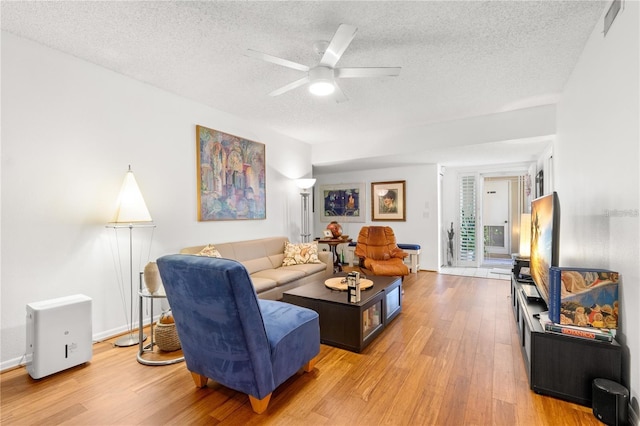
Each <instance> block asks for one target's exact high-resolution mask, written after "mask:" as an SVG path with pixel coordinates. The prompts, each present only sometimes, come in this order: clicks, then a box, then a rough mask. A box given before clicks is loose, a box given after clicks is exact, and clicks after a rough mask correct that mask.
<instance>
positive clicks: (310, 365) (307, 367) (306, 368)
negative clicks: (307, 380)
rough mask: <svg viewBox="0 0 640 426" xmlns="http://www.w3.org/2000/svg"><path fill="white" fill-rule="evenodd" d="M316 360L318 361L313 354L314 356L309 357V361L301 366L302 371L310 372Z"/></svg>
mask: <svg viewBox="0 0 640 426" xmlns="http://www.w3.org/2000/svg"><path fill="white" fill-rule="evenodd" d="M317 361H318V357H317V356H315V357H313V358H311V359H310V360H309V362H307V363H306V364H305V365H304V366H303V367H302V369H303V370H304V371H306V372H307V373H310V372H311V371H313V367H315V366H316V362H317Z"/></svg>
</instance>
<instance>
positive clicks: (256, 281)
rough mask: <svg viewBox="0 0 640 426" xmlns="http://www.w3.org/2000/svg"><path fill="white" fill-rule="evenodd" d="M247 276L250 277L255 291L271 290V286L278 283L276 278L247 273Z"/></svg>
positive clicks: (273, 286)
mask: <svg viewBox="0 0 640 426" xmlns="http://www.w3.org/2000/svg"><path fill="white" fill-rule="evenodd" d="M249 278H251V282H252V283H253V287H254V288H255V289H256V293H261V292H263V291H266V290H271V289H272V288H276V286H277V285H278V283H277V282H276V280H273V279H271V278H266V277H255V276H253V275H249Z"/></svg>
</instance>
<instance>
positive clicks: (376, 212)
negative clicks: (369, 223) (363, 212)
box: [371, 180, 407, 221]
mask: <svg viewBox="0 0 640 426" xmlns="http://www.w3.org/2000/svg"><path fill="white" fill-rule="evenodd" d="M405 187H406V181H404V180H400V181H396V182H372V183H371V220H380V221H385V220H397V221H406V220H407V218H406V213H405V211H406V197H405Z"/></svg>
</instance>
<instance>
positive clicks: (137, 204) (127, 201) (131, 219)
mask: <svg viewBox="0 0 640 426" xmlns="http://www.w3.org/2000/svg"><path fill="white" fill-rule="evenodd" d="M151 222H152V219H151V214H150V213H149V209H147V205H146V204H145V202H144V198H142V193H141V192H140V188H139V187H138V183H137V182H136V178H135V176H134V175H133V172H132V171H131V166H129V170H128V171H127V174H126V175H125V177H124V182H123V184H122V188H121V189H120V195H119V196H118V201H117V203H116V212H115V214H114V216H113V220H112V221H111V222H110V223H109V224H108V225H107V227H108V228H114V229H119V228H128V229H129V285H130V290H131V295H130V296H131V297H130V299H129V318H128V323H129V324H128V327H129V332H128V333H127V334H126V335H124V336H122V337H120V338H119V339H117V340H116V341H115V343H114V344H115V345H116V346H121V347H125V346H133V345H137V344H138V343H140V337H139V336H138V334H136V333H134V332H133V306H134V303H133V295H134V286H133V228H143V227H155V225H154V224H153V223H151ZM124 304H125V313H126V301H124ZM139 327H142V324H139ZM146 339H147V336H145V335H142V341H145V340H146Z"/></svg>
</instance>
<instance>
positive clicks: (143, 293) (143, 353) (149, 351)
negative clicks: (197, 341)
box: [137, 272, 184, 365]
mask: <svg viewBox="0 0 640 426" xmlns="http://www.w3.org/2000/svg"><path fill="white" fill-rule="evenodd" d="M143 275H144V274H143V273H142V272H140V288H139V290H138V300H139V302H140V305H139V306H138V308H139V314H140V323H139V328H138V330H139V333H140V343H139V345H138V355H137V359H138V362H139V363H140V364H144V365H170V364H176V363H178V362H182V361H184V356H177V357H175V358H164V357H163V358H162V359H152V358H153V356H152V355H153V354H157V353H158V352H157V351H156V350H155V346H156V343H155V340H154V339H155V336H154V334H153V328H154V323H153V300H154V299H166V298H167V295H166V294H164V293H161V292H156V293H153V294H152V293H149V291H148V290H147V289H146V288H143V286H142V276H143ZM143 300H148V301H150V305H151V308H150V311H149V316H150V319H151V321H150V322H151V324H150V325H149V334H150V335H151V341H150V343H149V344H148V345H145V344H144V341H143V339H142V328H143V327H142V324H143V322H142V321H143V319H144V318H143V315H142V305H143ZM180 353H181V354H182V351H180Z"/></svg>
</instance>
